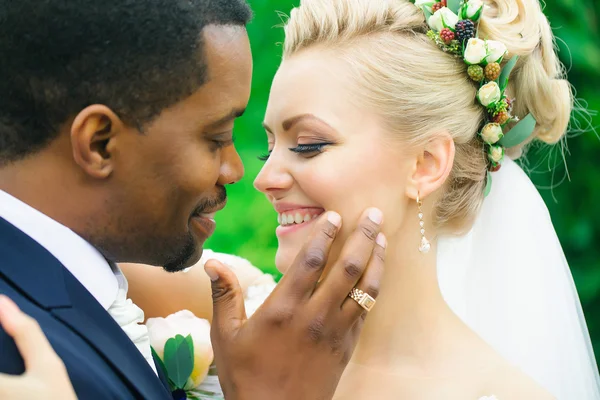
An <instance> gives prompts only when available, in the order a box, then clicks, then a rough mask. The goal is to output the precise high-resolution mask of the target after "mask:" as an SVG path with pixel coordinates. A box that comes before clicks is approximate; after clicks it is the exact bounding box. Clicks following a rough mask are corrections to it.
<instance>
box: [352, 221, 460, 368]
mask: <svg viewBox="0 0 600 400" xmlns="http://www.w3.org/2000/svg"><path fill="white" fill-rule="evenodd" d="M414 231H416V232H414V234H413V232H411V233H410V234H408V235H398V236H397V237H394V238H388V243H389V244H388V248H387V254H386V270H385V276H384V279H383V282H382V286H381V293H380V295H379V297H378V299H377V304H376V305H375V307H374V308H373V310H371V312H370V313H369V315H368V318H367V320H366V322H365V326H364V329H363V332H362V334H361V338H360V340H359V343H358V346H357V348H356V351H355V353H354V357H353V359H352V362H353V363H355V364H361V365H363V366H369V367H372V368H375V369H378V368H382V369H385V370H388V371H389V370H390V369H396V370H397V367H399V366H402V367H405V366H408V368H410V369H411V371H404V372H406V373H408V374H413V373H414V374H415V375H419V374H422V373H429V372H431V371H432V368H430V367H431V366H434V368H435V369H438V368H440V367H443V365H441V364H443V362H442V360H444V359H448V358H451V357H448V356H449V355H450V353H453V352H455V349H456V347H455V345H456V343H453V342H455V341H456V337H455V336H456V335H454V334H453V332H455V331H456V330H455V329H452V330H449V326H450V327H452V326H454V327H456V328H457V329H459V330H462V329H463V328H462V323H461V322H460V320H459V319H458V317H457V316H456V315H455V314H454V313H453V312H452V311H451V310H450V308H449V306H448V305H447V304H446V302H445V300H444V299H443V297H442V293H441V291H440V288H439V285H438V279H437V271H436V261H437V259H436V251H437V245H436V243H435V241H432V243H431V245H432V246H431V250H430V251H429V252H428V253H427V254H422V253H420V252H419V250H418V246H419V243H420V235H419V231H418V230H417V229H414Z"/></svg>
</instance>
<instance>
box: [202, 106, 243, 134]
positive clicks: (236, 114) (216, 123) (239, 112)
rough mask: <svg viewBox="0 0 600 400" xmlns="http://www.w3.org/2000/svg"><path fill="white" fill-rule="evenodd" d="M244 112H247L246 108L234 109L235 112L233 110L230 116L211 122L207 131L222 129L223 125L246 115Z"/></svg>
mask: <svg viewBox="0 0 600 400" xmlns="http://www.w3.org/2000/svg"><path fill="white" fill-rule="evenodd" d="M244 112H246V109H245V108H234V109H233V110H231V111H230V112H229V114H227V115H225V116H224V117H222V118H219V119H218V120H217V121H214V122H211V123H210V124H208V125H207V126H206V127H205V129H206V130H211V129H216V128H218V127H220V126H221V125H224V124H226V123H227V122H230V121H233V120H234V119H236V118H239V117H241V116H242V115H244Z"/></svg>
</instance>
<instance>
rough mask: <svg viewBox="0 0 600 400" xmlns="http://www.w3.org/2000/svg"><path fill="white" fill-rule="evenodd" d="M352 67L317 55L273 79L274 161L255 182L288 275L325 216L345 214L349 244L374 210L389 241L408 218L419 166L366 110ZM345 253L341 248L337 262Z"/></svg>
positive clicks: (270, 125) (268, 124)
mask: <svg viewBox="0 0 600 400" xmlns="http://www.w3.org/2000/svg"><path fill="white" fill-rule="evenodd" d="M347 68H348V66H346V65H345V64H344V63H343V62H342V61H340V60H337V59H336V58H334V57H333V56H332V55H331V54H330V53H328V52H327V51H324V50H317V49H315V50H310V51H304V52H301V53H299V54H296V55H294V56H293V57H291V58H289V59H287V60H285V61H284V62H283V64H282V65H281V67H280V68H279V71H278V72H277V75H276V76H275V79H274V81H273V86H272V88H271V94H270V98H269V103H268V106H267V111H266V116H265V129H266V131H267V138H268V142H269V151H270V155H269V157H268V160H267V161H266V163H265V165H264V167H263V169H262V170H261V172H260V173H259V175H258V177H257V178H256V181H255V182H254V184H255V187H256V188H257V189H258V190H260V191H261V192H263V193H264V194H265V195H266V196H267V198H268V199H269V201H271V202H272V204H273V206H274V208H275V210H276V211H277V213H278V221H279V227H278V228H277V231H276V232H277V238H278V240H279V248H278V251H277V256H276V260H275V262H276V265H277V268H278V269H279V270H280V271H281V272H285V271H286V270H287V268H288V267H289V266H290V265H291V263H292V262H293V260H294V258H295V257H296V255H297V254H298V253H299V251H300V249H301V248H302V246H303V245H304V243H305V242H306V240H307V237H308V235H309V234H310V233H311V228H312V226H313V221H314V219H315V218H316V217H317V216H318V215H320V214H322V213H323V212H324V211H336V212H338V213H339V214H340V215H341V216H342V221H343V226H342V230H341V232H340V234H339V236H341V238H342V239H344V241H345V239H346V238H347V237H348V235H349V234H350V233H351V232H352V230H353V229H354V228H355V227H356V224H357V222H358V218H359V217H360V215H361V214H362V212H363V211H364V210H365V209H366V208H368V207H378V208H380V209H381V210H382V211H383V213H384V232H385V233H386V235H387V236H388V239H390V237H391V236H393V235H395V234H396V233H397V232H398V230H399V228H400V226H401V225H402V223H403V220H404V214H405V212H404V211H405V209H406V206H407V202H408V198H407V197H406V183H407V179H408V178H409V176H410V173H411V171H412V168H413V167H412V166H413V165H414V163H413V162H411V160H410V159H411V157H408V156H407V154H405V152H403V151H402V145H401V142H400V141H399V140H398V139H397V138H394V137H393V136H392V134H390V133H388V132H386V131H385V130H384V128H383V124H382V123H381V120H380V117H379V116H378V115H377V114H376V113H375V112H372V111H369V110H367V108H366V107H364V106H361V101H360V100H361V99H360V95H359V94H358V92H357V91H356V88H355V87H353V85H352V81H351V79H350V76H349V74H348V70H347ZM415 218H416V217H415ZM417 223H418V221H417V220H415V229H417V225H416V224H417ZM339 236H338V237H339ZM338 243H339V241H338ZM340 250H341V246H340V245H339V244H337V245H336V246H334V248H333V249H332V253H331V256H330V259H335V258H337V255H338V254H339V251H340Z"/></svg>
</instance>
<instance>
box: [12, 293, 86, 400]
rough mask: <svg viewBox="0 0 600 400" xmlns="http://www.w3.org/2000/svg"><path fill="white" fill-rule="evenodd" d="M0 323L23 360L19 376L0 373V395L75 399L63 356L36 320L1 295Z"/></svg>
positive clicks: (14, 398)
mask: <svg viewBox="0 0 600 400" xmlns="http://www.w3.org/2000/svg"><path fill="white" fill-rule="evenodd" d="M0 324H2V328H3V329H4V330H5V331H6V333H8V334H9V335H10V336H11V337H12V338H13V339H14V341H15V343H16V345H17V347H18V348H19V350H20V351H21V356H22V357H23V360H24V362H25V373H24V374H23V375H20V376H14V375H6V374H0V399H3V400H21V399H22V400H25V399H62V400H72V399H77V396H76V395H75V391H74V390H73V386H72V385H71V381H70V380H69V375H68V374H67V370H66V368H65V365H64V364H63V362H62V360H61V359H60V358H59V357H58V355H57V354H56V353H55V352H54V350H53V349H52V346H50V343H49V342H48V339H46V336H45V335H44V332H42V330H41V328H40V326H39V324H38V323H37V321H36V320H35V319H33V318H31V317H30V316H28V315H26V314H24V313H23V312H22V311H21V310H20V309H19V307H17V305H16V304H15V303H14V302H13V301H12V300H10V299H9V298H8V297H6V296H3V295H0Z"/></svg>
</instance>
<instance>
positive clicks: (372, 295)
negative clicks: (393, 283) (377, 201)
mask: <svg viewBox="0 0 600 400" xmlns="http://www.w3.org/2000/svg"><path fill="white" fill-rule="evenodd" d="M375 242H376V246H375V248H374V249H373V254H372V256H371V259H370V260H369V264H368V266H367V270H366V271H365V273H364V274H363V276H362V277H361V278H360V280H359V281H358V283H357V284H356V289H357V290H358V291H360V292H362V293H364V294H365V295H367V296H365V295H363V297H362V298H361V297H360V295H359V297H358V298H359V300H358V301H357V300H355V299H354V298H351V297H350V296H348V298H347V299H346V301H344V304H343V305H342V314H343V315H344V316H343V318H344V319H345V320H346V321H347V324H348V325H353V324H354V323H355V321H356V320H358V319H359V317H361V316H362V317H366V313H367V310H365V308H364V307H362V306H361V304H360V303H363V304H364V305H365V306H366V307H367V308H369V307H370V306H371V307H372V306H373V304H372V301H371V299H377V296H378V295H379V290H380V288H381V281H382V279H383V271H384V264H385V249H386V247H387V240H386V238H385V235H384V234H383V233H380V234H379V235H378V236H377V239H376V240H375ZM360 292H357V294H359V293H360Z"/></svg>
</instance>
